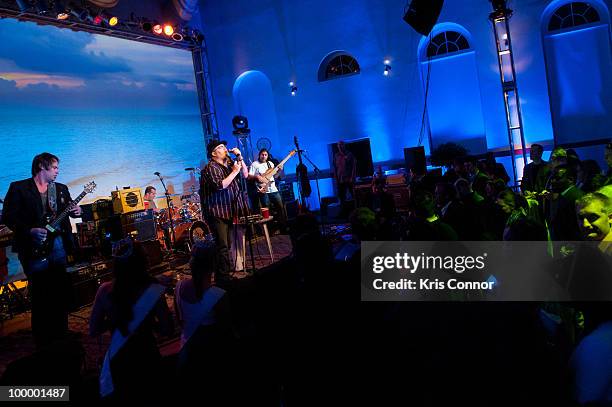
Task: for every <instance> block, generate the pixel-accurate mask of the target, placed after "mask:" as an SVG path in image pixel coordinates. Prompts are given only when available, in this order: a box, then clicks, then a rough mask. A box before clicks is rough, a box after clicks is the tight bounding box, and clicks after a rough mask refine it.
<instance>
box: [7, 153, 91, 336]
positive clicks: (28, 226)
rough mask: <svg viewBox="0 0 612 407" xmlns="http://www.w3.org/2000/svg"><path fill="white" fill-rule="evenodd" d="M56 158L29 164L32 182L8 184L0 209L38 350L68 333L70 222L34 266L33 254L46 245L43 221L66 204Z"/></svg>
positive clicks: (44, 155) (75, 214)
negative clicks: (26, 292)
mask: <svg viewBox="0 0 612 407" xmlns="http://www.w3.org/2000/svg"><path fill="white" fill-rule="evenodd" d="M58 174H59V158H57V157H56V156H55V155H53V154H50V153H42V154H39V155H37V156H36V157H34V160H33V161H32V178H28V179H25V180H22V181H16V182H13V183H11V185H10V187H9V190H8V192H7V194H6V198H5V203H4V214H3V220H4V222H5V224H6V225H7V226H8V227H9V228H10V229H11V230H12V231H13V232H14V233H15V242H14V244H13V250H14V251H16V252H17V253H18V256H19V260H20V262H21V264H22V266H23V269H24V271H25V273H26V276H27V277H28V286H29V289H30V293H31V296H32V334H33V335H34V340H35V342H36V346H37V347H38V348H41V347H44V346H46V345H48V344H50V343H51V342H53V341H55V340H57V339H61V338H62V337H63V335H64V334H65V333H66V331H67V329H68V308H69V305H70V304H69V297H70V293H71V292H70V283H69V276H68V273H67V272H66V253H67V252H68V253H70V251H71V250H72V248H73V247H72V234H71V230H72V229H71V226H70V220H69V219H68V218H66V219H64V221H63V222H62V223H61V227H60V229H61V231H62V233H61V238H60V237H58V238H56V239H54V240H53V248H52V250H51V252H50V253H49V255H48V256H47V257H46V260H45V261H37V262H36V266H34V264H35V263H34V259H33V253H32V251H33V249H34V247H35V246H36V245H37V244H40V243H42V242H43V241H44V240H45V239H47V234H48V232H47V230H46V229H44V228H43V227H44V226H45V224H46V222H45V218H46V215H51V216H53V215H54V214H57V213H60V212H61V211H63V210H64V209H65V208H66V207H67V206H68V205H70V203H71V202H72V198H71V197H70V192H69V191H68V187H67V186H66V185H64V184H60V183H56V182H55V179H56V178H57V176H58ZM80 215H81V208H80V207H79V206H76V205H74V206H73V207H72V208H71V209H70V216H71V217H79V216H80Z"/></svg>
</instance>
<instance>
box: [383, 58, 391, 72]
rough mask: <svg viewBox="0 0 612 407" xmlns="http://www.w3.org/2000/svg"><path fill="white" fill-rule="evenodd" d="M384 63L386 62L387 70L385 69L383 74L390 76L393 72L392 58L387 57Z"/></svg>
mask: <svg viewBox="0 0 612 407" xmlns="http://www.w3.org/2000/svg"><path fill="white" fill-rule="evenodd" d="M384 64H385V70H384V71H383V75H385V76H389V75H390V74H391V60H389V59H385V60H384Z"/></svg>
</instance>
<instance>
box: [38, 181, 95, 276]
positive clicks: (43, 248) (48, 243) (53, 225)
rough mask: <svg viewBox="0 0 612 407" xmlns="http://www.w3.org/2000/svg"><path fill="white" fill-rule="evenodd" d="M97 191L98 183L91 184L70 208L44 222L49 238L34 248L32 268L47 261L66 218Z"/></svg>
mask: <svg viewBox="0 0 612 407" xmlns="http://www.w3.org/2000/svg"><path fill="white" fill-rule="evenodd" d="M95 189H96V183H95V182H94V181H91V182H89V183H88V184H87V185H85V186H84V187H83V192H81V193H80V194H79V196H77V197H76V198H75V199H73V200H72V201H71V202H70V203H69V204H68V206H66V207H65V208H64V210H63V211H61V212H60V213H59V214H58V215H57V216H55V217H52V216H50V215H49V216H47V217H46V218H45V221H44V224H45V225H44V226H43V229H45V230H46V231H47V237H46V238H45V239H44V240H43V241H41V242H39V243H35V244H34V246H33V247H32V256H31V263H32V264H31V268H33V269H37V268H39V267H36V266H37V265H40V263H43V262H45V261H46V258H47V256H48V255H49V254H50V253H51V251H52V250H53V243H54V241H55V238H56V237H57V236H59V234H60V233H61V232H62V230H61V229H60V224H61V223H62V221H63V220H64V219H66V216H68V215H69V214H70V210H71V209H72V208H73V207H74V206H75V205H76V204H78V203H79V202H80V201H81V199H83V198H84V197H85V195H87V194H90V193H92V192H93V191H94V190H95Z"/></svg>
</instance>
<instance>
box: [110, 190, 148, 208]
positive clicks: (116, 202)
mask: <svg viewBox="0 0 612 407" xmlns="http://www.w3.org/2000/svg"><path fill="white" fill-rule="evenodd" d="M111 195H112V197H113V211H114V212H115V213H130V212H136V211H142V210H143V209H144V208H145V206H144V201H143V199H142V192H141V190H140V188H126V189H120V190H119V191H112V192H111Z"/></svg>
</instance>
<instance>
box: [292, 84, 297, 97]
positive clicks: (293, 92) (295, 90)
mask: <svg viewBox="0 0 612 407" xmlns="http://www.w3.org/2000/svg"><path fill="white" fill-rule="evenodd" d="M297 90H298V88H297V86H295V85H293V86H292V87H291V96H295V95H296V94H297Z"/></svg>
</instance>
